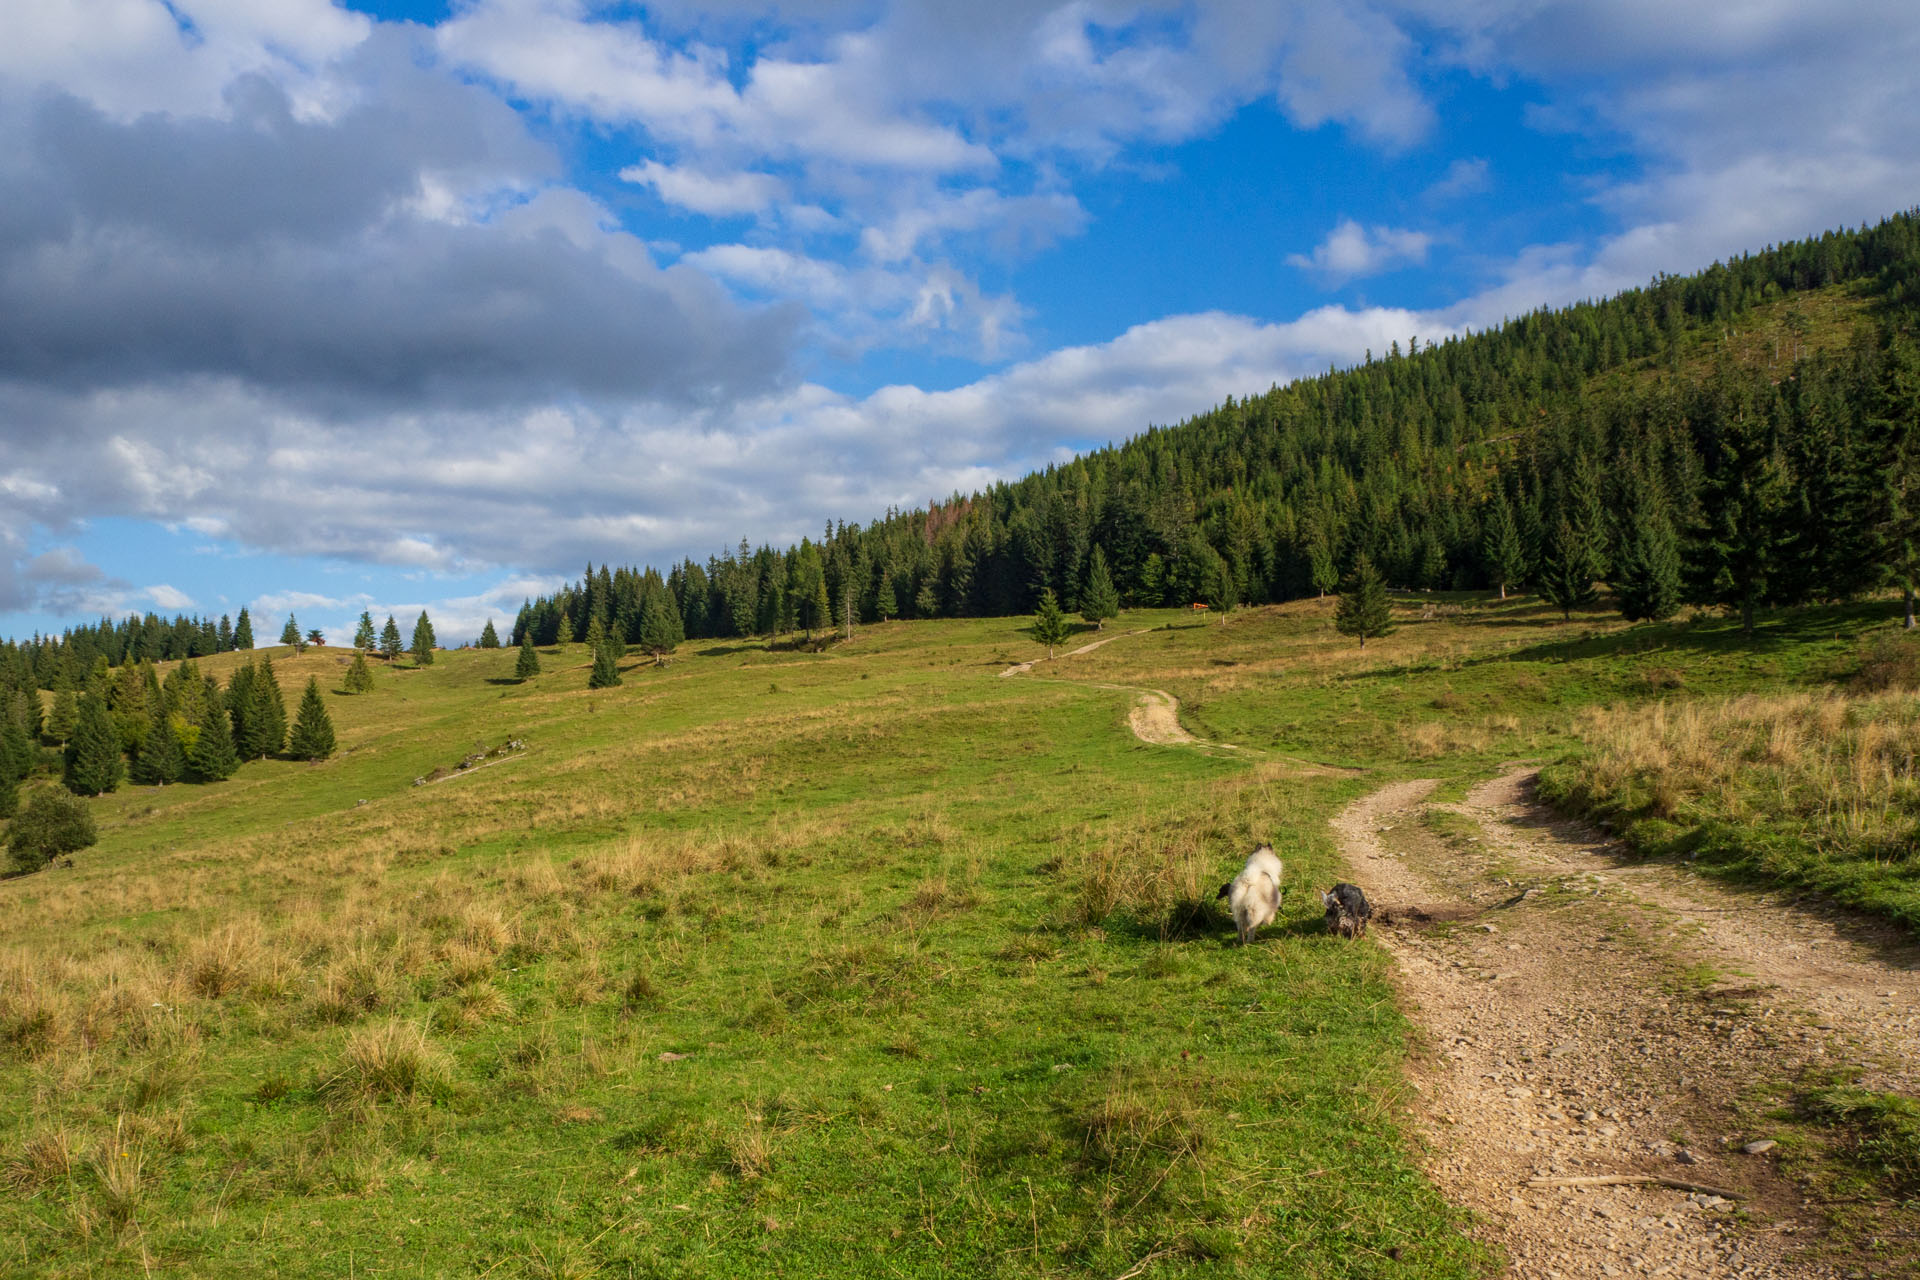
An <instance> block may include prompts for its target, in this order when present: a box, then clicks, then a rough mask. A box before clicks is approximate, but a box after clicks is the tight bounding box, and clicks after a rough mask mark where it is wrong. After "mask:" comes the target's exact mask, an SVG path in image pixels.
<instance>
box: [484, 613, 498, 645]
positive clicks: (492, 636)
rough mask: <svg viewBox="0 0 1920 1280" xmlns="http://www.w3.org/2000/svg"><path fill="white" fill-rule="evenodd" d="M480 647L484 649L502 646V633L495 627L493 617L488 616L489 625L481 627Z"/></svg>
mask: <svg viewBox="0 0 1920 1280" xmlns="http://www.w3.org/2000/svg"><path fill="white" fill-rule="evenodd" d="M480 647H481V648H482V649H498V648H499V647H500V633H499V632H498V631H495V630H494V629H493V619H492V618H488V619H487V625H486V626H484V627H482V628H480Z"/></svg>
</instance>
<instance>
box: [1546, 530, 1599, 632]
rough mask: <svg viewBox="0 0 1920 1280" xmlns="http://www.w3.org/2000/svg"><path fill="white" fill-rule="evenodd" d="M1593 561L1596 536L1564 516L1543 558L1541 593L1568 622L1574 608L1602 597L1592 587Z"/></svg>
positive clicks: (1548, 543)
mask: <svg viewBox="0 0 1920 1280" xmlns="http://www.w3.org/2000/svg"><path fill="white" fill-rule="evenodd" d="M1594 563H1595V562H1594V551H1593V539H1592V538H1591V537H1590V536H1588V534H1587V533H1586V531H1585V530H1583V529H1578V528H1575V527H1574V524H1573V522H1572V521H1571V520H1569V519H1568V518H1567V517H1565V516H1561V517H1560V519H1559V520H1557V521H1556V522H1555V523H1554V526H1553V533H1552V536H1550V537H1549V538H1548V539H1547V548H1546V553H1545V554H1544V555H1542V556H1541V558H1540V594H1541V595H1542V596H1544V597H1546V599H1547V602H1548V603H1549V604H1552V605H1554V606H1555V607H1557V608H1558V609H1559V610H1560V614H1561V616H1562V617H1564V618H1566V619H1568V620H1569V621H1571V620H1572V618H1573V611H1574V610H1575V609H1584V608H1586V607H1587V606H1588V605H1590V604H1592V603H1593V602H1594V601H1595V600H1598V599H1599V598H1600V593H1599V592H1598V591H1595V590H1594V586H1593V579H1594V576H1595V574H1594Z"/></svg>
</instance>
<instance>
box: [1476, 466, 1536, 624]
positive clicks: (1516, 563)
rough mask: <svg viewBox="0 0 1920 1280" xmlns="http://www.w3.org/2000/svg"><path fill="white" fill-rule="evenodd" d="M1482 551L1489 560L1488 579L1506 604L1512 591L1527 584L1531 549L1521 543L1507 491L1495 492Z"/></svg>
mask: <svg viewBox="0 0 1920 1280" xmlns="http://www.w3.org/2000/svg"><path fill="white" fill-rule="evenodd" d="M1480 550H1481V554H1482V555H1483V556H1485V557H1486V562H1487V576H1488V577H1489V578H1491V579H1493V584H1494V585H1495V586H1496V587H1498V588H1500V598H1501V599H1502V600H1505V599H1506V598H1507V588H1508V587H1517V586H1519V585H1520V584H1521V583H1523V582H1525V581H1526V580H1527V548H1526V544H1525V543H1524V542H1523V541H1521V538H1520V526H1519V525H1518V524H1516V523H1515V522H1514V519H1513V507H1512V505H1511V504H1509V503H1508V502H1507V494H1506V490H1504V489H1501V488H1496V489H1495V490H1494V491H1493V508H1492V510H1491V511H1489V512H1488V513H1487V525H1486V534H1485V538H1484V540H1483V541H1482V543H1481V548H1480Z"/></svg>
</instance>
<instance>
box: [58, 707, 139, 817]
mask: <svg viewBox="0 0 1920 1280" xmlns="http://www.w3.org/2000/svg"><path fill="white" fill-rule="evenodd" d="M125 772H126V771H125V767H124V765H123V764H122V763H121V760H120V733H119V731H118V730H116V729H115V728H114V727H113V716H112V715H111V714H110V713H109V712H108V711H107V700H106V698H105V697H104V696H102V695H100V694H97V693H89V694H88V695H87V696H86V697H84V698H82V699H80V717H79V722H78V723H77V724H76V725H75V726H74V730H73V738H72V739H71V740H70V741H69V742H68V743H67V758H66V771H65V772H64V774H63V775H62V777H61V781H63V782H65V783H66V785H67V790H69V791H71V792H73V794H75V795H77V796H97V795H102V794H104V793H106V792H108V791H112V790H113V789H114V788H115V787H118V786H119V785H120V779H121V778H122V777H123V776H125Z"/></svg>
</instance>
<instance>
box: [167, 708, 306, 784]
mask: <svg viewBox="0 0 1920 1280" xmlns="http://www.w3.org/2000/svg"><path fill="white" fill-rule="evenodd" d="M256 687H257V686H256ZM282 714H283V715H284V714H285V713H284V712H283V713H282ZM239 767H240V757H239V756H238V755H237V754H236V753H235V751H234V749H233V732H232V731H231V730H230V729H229V728H228V727H227V713H226V712H225V711H223V710H221V709H220V708H219V707H218V706H211V705H210V706H209V707H208V708H207V710H206V713H205V715H204V716H203V717H202V719H201V721H200V736H199V737H197V738H195V739H194V742H193V750H192V751H190V752H188V753H187V777H189V778H191V779H192V780H193V781H195V782H221V781H224V780H225V779H227V778H231V777H232V776H233V771H234V770H235V769H237V768H239Z"/></svg>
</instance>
